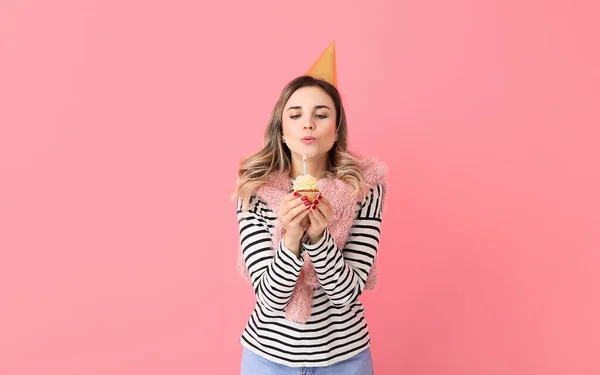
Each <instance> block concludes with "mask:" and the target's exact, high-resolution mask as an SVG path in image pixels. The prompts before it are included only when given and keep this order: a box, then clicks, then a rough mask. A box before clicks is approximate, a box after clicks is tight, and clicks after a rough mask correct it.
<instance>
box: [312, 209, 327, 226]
mask: <svg viewBox="0 0 600 375" xmlns="http://www.w3.org/2000/svg"><path fill="white" fill-rule="evenodd" d="M317 206H318V205H317ZM309 217H310V219H311V221H315V224H317V225H318V226H320V227H324V226H325V223H326V221H325V217H324V216H323V214H322V213H321V211H319V209H318V207H316V206H315V208H311V210H310V215H309Z"/></svg>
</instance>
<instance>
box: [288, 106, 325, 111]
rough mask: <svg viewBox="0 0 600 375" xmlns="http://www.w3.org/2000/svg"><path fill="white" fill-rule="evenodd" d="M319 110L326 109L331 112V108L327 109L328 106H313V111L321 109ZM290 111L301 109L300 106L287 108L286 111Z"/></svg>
mask: <svg viewBox="0 0 600 375" xmlns="http://www.w3.org/2000/svg"><path fill="white" fill-rule="evenodd" d="M321 108H327V109H328V110H330V111H331V108H329V107H328V106H326V105H316V106H315V109H321ZM290 109H302V107H301V106H299V105H296V106H293V107H290V108H288V109H287V111H289V110H290Z"/></svg>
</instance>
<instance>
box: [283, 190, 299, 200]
mask: <svg viewBox="0 0 600 375" xmlns="http://www.w3.org/2000/svg"><path fill="white" fill-rule="evenodd" d="M299 196H300V194H298V193H297V192H295V191H293V192H291V193H288V194H286V195H285V196H284V197H283V202H289V201H292V200H294V199H295V198H298V197H299Z"/></svg>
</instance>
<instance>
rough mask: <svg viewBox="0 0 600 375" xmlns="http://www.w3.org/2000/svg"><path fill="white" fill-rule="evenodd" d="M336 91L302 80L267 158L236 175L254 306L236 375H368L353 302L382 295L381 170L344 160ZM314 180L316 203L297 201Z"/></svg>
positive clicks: (258, 156)
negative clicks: (378, 282)
mask: <svg viewBox="0 0 600 375" xmlns="http://www.w3.org/2000/svg"><path fill="white" fill-rule="evenodd" d="M347 144H348V140H347V127H346V118H345V114H344V108H343V106H342V102H341V99H340V95H339V93H338V91H337V89H336V87H335V86H333V85H332V84H330V83H329V82H327V81H326V80H323V79H317V78H314V77H312V76H308V75H306V76H301V77H298V78H296V79H294V80H293V81H291V82H290V83H289V84H288V85H287V86H286V87H285V88H284V90H283V91H282V93H281V96H280V98H279V100H278V101H277V103H276V105H275V108H274V109H273V112H272V114H271V118H270V121H269V125H268V128H267V131H266V136H265V145H264V148H263V149H262V150H260V151H259V152H257V153H255V154H253V155H251V156H249V157H248V158H246V159H244V160H243V161H242V162H241V164H240V170H239V180H238V186H237V190H236V195H237V216H238V222H239V231H240V244H241V248H240V251H241V255H240V259H241V261H240V266H241V271H242V272H244V273H245V275H246V276H247V277H248V278H249V280H250V281H251V283H252V286H253V287H254V292H255V295H256V299H257V302H256V305H255V308H254V311H253V312H252V314H251V316H250V319H249V320H248V323H247V325H246V328H245V330H244V332H243V334H242V336H241V340H240V341H241V343H242V346H243V354H242V361H241V362H242V363H241V373H242V375H246V374H316V375H319V374H361V375H362V374H372V373H373V365H372V360H371V353H370V344H371V341H370V336H369V330H368V327H367V323H366V321H365V318H364V315H363V306H362V304H361V302H360V301H359V300H358V297H359V296H360V294H361V293H362V292H363V290H364V289H369V288H372V287H373V286H374V283H375V270H376V268H375V261H376V254H377V250H378V244H379V235H380V226H381V212H382V205H383V197H384V190H385V180H384V166H383V165H381V164H380V163H378V162H377V161H375V160H370V159H359V158H357V157H356V156H354V155H353V154H351V153H350V152H349V151H348V148H347ZM303 174H309V175H311V176H314V177H315V178H317V180H318V187H319V191H320V195H319V196H318V197H317V198H316V199H315V200H314V201H312V202H311V201H310V199H308V197H306V196H303V195H302V194H299V193H298V192H294V191H292V186H293V183H294V180H295V178H296V177H298V176H300V175H303Z"/></svg>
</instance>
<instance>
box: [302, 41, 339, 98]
mask: <svg viewBox="0 0 600 375" xmlns="http://www.w3.org/2000/svg"><path fill="white" fill-rule="evenodd" d="M306 75H309V76H312V77H315V78H320V79H323V80H325V81H327V82H329V83H331V84H332V85H333V86H335V87H336V88H337V72H336V68H335V41H332V42H331V43H330V44H329V46H328V47H327V49H325V51H323V53H322V54H321V56H319V58H318V59H317V61H315V62H314V63H313V65H312V66H311V67H310V69H308V72H306Z"/></svg>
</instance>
